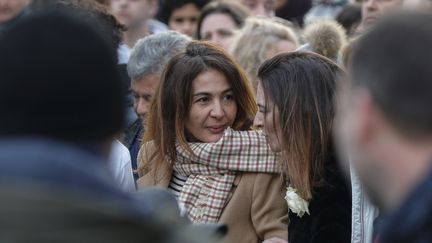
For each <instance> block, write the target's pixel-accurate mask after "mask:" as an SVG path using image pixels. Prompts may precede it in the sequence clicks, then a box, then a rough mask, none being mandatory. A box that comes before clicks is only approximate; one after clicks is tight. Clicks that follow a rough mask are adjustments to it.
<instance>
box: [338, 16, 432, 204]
mask: <svg viewBox="0 0 432 243" xmlns="http://www.w3.org/2000/svg"><path fill="white" fill-rule="evenodd" d="M431 23H432V16H431V15H430V14H429V15H428V14H420V13H415V14H414V13H405V14H401V15H398V16H393V17H392V18H389V19H387V20H384V21H383V22H382V23H378V24H377V26H376V27H375V28H373V29H372V30H371V31H370V32H369V33H367V34H366V35H365V36H364V37H363V38H360V39H359V40H358V42H357V43H356V45H355V47H354V52H353V54H352V57H351V63H350V64H349V76H350V77H349V79H350V81H351V84H350V86H351V87H350V88H348V89H346V90H344V92H343V93H342V94H343V95H342V97H343V100H344V102H341V104H343V105H344V106H343V109H341V111H342V112H341V113H340V118H341V119H340V120H339V122H340V124H339V125H337V126H335V127H337V128H338V129H339V135H340V136H341V137H340V138H342V139H341V140H340V141H341V142H342V143H340V144H342V145H344V146H341V147H342V151H343V152H351V155H352V159H353V164H354V166H355V168H356V169H357V171H358V173H359V176H360V178H361V179H362V182H363V183H364V184H365V186H366V189H367V191H368V193H369V195H370V196H371V199H372V200H373V201H374V202H375V203H376V204H377V205H378V206H380V207H381V208H382V209H384V210H391V209H394V208H397V207H398V205H399V204H400V203H401V202H402V201H403V199H404V198H405V197H406V196H407V193H408V192H410V190H412V189H413V187H414V186H415V185H417V183H419V182H420V181H422V180H423V178H424V177H425V173H427V172H428V171H429V168H430V166H431V163H432V162H431V159H432V110H431V104H432V96H431V93H430V91H431V90H432V69H431V68H430V63H432V25H431ZM404 36H405V37H406V36H408V37H409V38H404ZM347 145H349V146H347Z"/></svg>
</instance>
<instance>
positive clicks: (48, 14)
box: [0, 10, 123, 142]
mask: <svg viewBox="0 0 432 243" xmlns="http://www.w3.org/2000/svg"><path fill="white" fill-rule="evenodd" d="M84 19H85V18H80V19H79V18H77V17H76V16H74V15H72V13H70V12H65V11H60V10H57V11H54V10H47V11H43V12H38V13H34V14H30V15H28V16H26V17H25V18H23V19H22V20H20V21H19V22H18V23H17V24H16V25H14V26H13V27H12V28H11V29H9V30H8V31H7V33H5V35H4V36H2V37H1V39H0V53H1V55H0V73H1V74H2V75H1V77H0V110H1V111H2V112H1V115H0V136H3V137H5V136H43V137H51V138H56V139H61V140H68V141H76V142H79V141H95V142H96V141H103V140H106V139H110V138H111V137H113V136H114V135H115V134H116V133H117V132H118V131H119V130H120V128H121V126H122V123H123V106H122V104H123V103H122V90H121V89H122V88H121V87H122V86H121V81H120V79H119V75H118V73H117V72H116V70H117V69H116V57H115V52H114V50H113V49H112V48H110V47H109V44H108V42H107V41H106V40H104V39H103V37H102V35H101V34H100V33H99V32H98V31H97V28H94V27H97V26H98V24H99V23H97V22H94V21H92V22H91V23H89V22H86V21H84Z"/></svg>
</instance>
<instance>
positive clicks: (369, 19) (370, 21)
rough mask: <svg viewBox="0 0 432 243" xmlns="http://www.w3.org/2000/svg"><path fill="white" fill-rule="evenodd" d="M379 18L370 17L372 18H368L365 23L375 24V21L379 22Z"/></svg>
mask: <svg viewBox="0 0 432 243" xmlns="http://www.w3.org/2000/svg"><path fill="white" fill-rule="evenodd" d="M377 20H378V18H377V17H374V16H370V17H366V19H365V22H366V23H374V22H375V21H377Z"/></svg>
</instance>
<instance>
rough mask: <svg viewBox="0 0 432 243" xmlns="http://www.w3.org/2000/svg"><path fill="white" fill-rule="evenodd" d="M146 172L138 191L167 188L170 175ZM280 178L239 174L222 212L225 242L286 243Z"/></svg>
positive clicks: (277, 176)
mask: <svg viewBox="0 0 432 243" xmlns="http://www.w3.org/2000/svg"><path fill="white" fill-rule="evenodd" d="M159 171H160V172H161V173H157V174H156V177H157V178H161V179H160V180H158V182H156V180H155V178H154V173H152V172H149V173H147V174H145V175H143V176H142V177H141V178H140V179H139V180H138V187H140V188H143V187H148V186H159V187H163V188H167V187H168V185H169V182H170V179H171V173H169V174H167V175H165V176H163V170H158V172H159ZM281 182H282V181H281V179H280V176H279V175H277V174H268V173H243V172H242V173H240V172H239V173H238V174H237V176H236V178H235V181H234V186H233V187H232V193H231V195H230V197H229V199H228V202H227V205H226V206H225V209H224V211H223V212H222V215H221V218H220V220H219V223H223V224H227V225H228V227H229V231H228V235H227V237H226V241H227V242H231V243H242V242H244V243H254V242H262V241H263V240H264V239H269V238H272V237H279V238H282V239H286V240H287V239H288V207H287V203H286V201H285V199H284V194H285V189H284V188H283V186H282V183H281Z"/></svg>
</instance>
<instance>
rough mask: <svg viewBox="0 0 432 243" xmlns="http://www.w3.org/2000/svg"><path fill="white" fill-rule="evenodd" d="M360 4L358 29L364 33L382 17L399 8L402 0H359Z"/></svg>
mask: <svg viewBox="0 0 432 243" xmlns="http://www.w3.org/2000/svg"><path fill="white" fill-rule="evenodd" d="M358 2H360V3H361V5H362V21H361V23H360V25H359V29H358V31H359V32H360V33H364V32H365V31H367V30H369V28H370V27H372V26H373V25H375V23H376V22H377V21H378V20H379V19H380V18H382V17H384V16H386V15H388V14H391V13H393V12H395V11H398V10H400V8H401V7H402V3H403V0H359V1H358Z"/></svg>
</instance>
